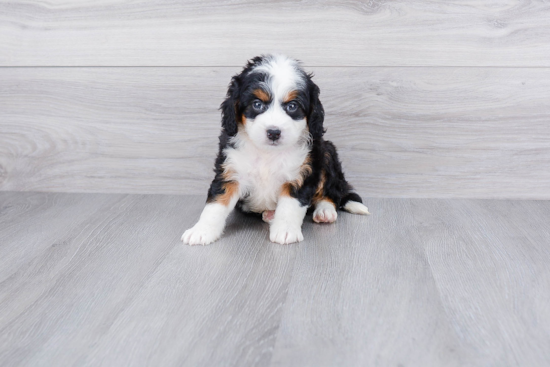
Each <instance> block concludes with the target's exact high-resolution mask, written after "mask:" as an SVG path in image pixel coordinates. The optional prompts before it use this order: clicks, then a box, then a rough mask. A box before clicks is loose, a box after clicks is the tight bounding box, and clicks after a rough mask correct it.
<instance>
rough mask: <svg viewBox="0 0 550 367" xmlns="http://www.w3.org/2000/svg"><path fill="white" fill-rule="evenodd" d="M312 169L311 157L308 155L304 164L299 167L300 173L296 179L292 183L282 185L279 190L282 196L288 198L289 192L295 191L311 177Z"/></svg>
mask: <svg viewBox="0 0 550 367" xmlns="http://www.w3.org/2000/svg"><path fill="white" fill-rule="evenodd" d="M312 172H313V169H312V168H311V157H310V156H309V155H308V156H307V157H306V159H305V160H304V163H302V165H301V166H300V173H299V175H298V178H297V179H295V180H294V181H288V182H286V183H284V184H283V186H282V188H281V195H282V196H290V192H291V191H292V190H293V189H294V190H297V189H299V188H300V187H302V185H303V184H304V180H305V179H306V178H307V177H308V176H309V175H311V173H312Z"/></svg>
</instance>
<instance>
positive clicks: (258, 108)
mask: <svg viewBox="0 0 550 367" xmlns="http://www.w3.org/2000/svg"><path fill="white" fill-rule="evenodd" d="M252 108H253V109H254V110H256V111H263V110H264V108H265V105H264V103H263V102H262V101H260V100H259V99H256V100H254V102H252Z"/></svg>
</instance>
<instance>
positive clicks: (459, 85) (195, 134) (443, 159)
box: [0, 68, 550, 199]
mask: <svg viewBox="0 0 550 367" xmlns="http://www.w3.org/2000/svg"><path fill="white" fill-rule="evenodd" d="M238 70H239V68H29V69H0V79H2V80H3V83H2V84H1V85H0V128H1V131H2V134H0V172H1V175H0V177H1V182H0V189H1V190H22V191H31V190H34V191H70V192H118V193H123V192H128V193H170V194H204V193H205V192H206V189H207V187H208V185H209V182H210V180H211V179H212V171H211V169H212V166H213V160H214V157H215V154H216V150H217V135H218V132H219V124H220V123H219V120H220V117H219V111H217V108H218V106H219V104H220V103H221V101H222V100H223V97H224V94H225V89H226V86H227V83H228V81H229V79H230V77H231V75H232V74H234V73H236V72H237V71H238ZM310 70H312V71H314V72H315V73H316V77H315V80H316V82H317V83H318V84H319V86H320V87H321V90H322V95H321V97H322V101H323V103H324V106H325V111H326V127H327V128H328V132H327V134H326V135H325V137H326V138H327V139H329V140H332V141H334V142H335V143H336V145H337V147H338V148H339V151H340V155H341V159H342V161H343V164H344V167H345V170H346V174H347V177H348V179H349V180H350V182H351V183H352V184H354V185H355V186H356V188H357V189H358V191H359V192H360V193H362V194H363V195H367V196H377V197H479V198H531V199H548V198H550V171H548V170H547V169H546V167H548V166H550V130H549V129H548V123H547V122H548V121H549V119H550V105H549V104H548V100H550V69H546V68H542V69H532V68H435V69H432V68H313V69H310Z"/></svg>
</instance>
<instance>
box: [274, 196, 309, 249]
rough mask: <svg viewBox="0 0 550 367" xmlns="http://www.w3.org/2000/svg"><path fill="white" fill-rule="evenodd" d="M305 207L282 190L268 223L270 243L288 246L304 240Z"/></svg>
mask: <svg viewBox="0 0 550 367" xmlns="http://www.w3.org/2000/svg"><path fill="white" fill-rule="evenodd" d="M306 211H307V205H305V206H302V204H300V202H299V201H298V199H296V198H293V197H291V196H290V195H289V193H288V190H283V193H282V194H281V196H280V197H279V201H278V202H277V209H275V216H274V218H273V220H272V221H271V223H270V227H269V239H270V240H271V242H276V243H280V244H283V245H284V244H288V243H294V242H300V241H303V240H304V236H303V235H302V223H303V221H304V217H305V215H306Z"/></svg>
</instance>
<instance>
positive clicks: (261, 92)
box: [252, 89, 270, 102]
mask: <svg viewBox="0 0 550 367" xmlns="http://www.w3.org/2000/svg"><path fill="white" fill-rule="evenodd" d="M252 94H254V95H255V96H256V97H257V98H258V99H260V100H261V101H262V102H269V99H270V97H269V94H267V93H266V92H265V91H264V90H262V89H254V92H252Z"/></svg>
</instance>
